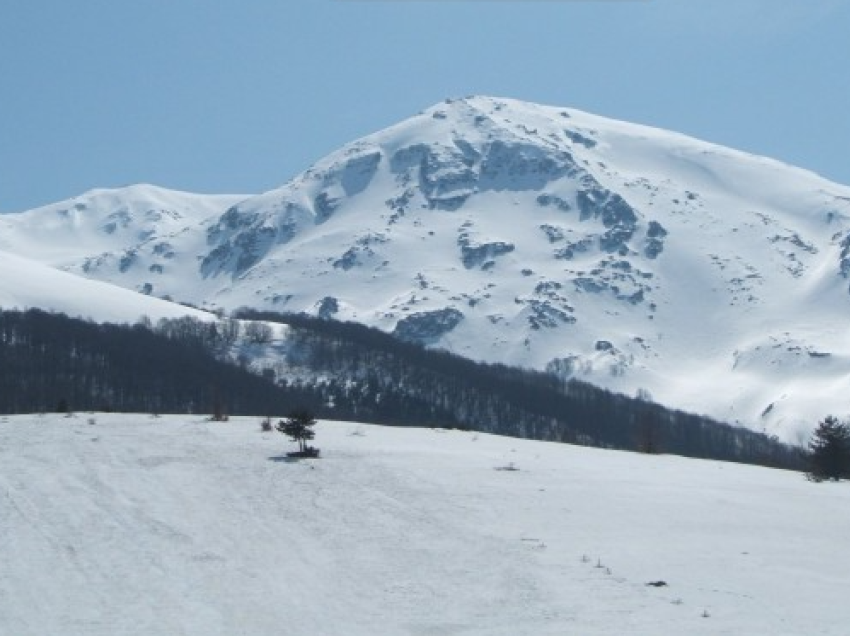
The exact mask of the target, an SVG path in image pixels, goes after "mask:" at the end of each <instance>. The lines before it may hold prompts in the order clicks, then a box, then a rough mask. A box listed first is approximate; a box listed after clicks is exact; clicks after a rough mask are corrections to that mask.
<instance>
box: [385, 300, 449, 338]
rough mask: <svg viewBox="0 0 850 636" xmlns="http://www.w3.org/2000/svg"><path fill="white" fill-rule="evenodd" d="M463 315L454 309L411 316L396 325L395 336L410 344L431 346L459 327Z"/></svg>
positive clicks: (447, 308) (424, 312)
mask: <svg viewBox="0 0 850 636" xmlns="http://www.w3.org/2000/svg"><path fill="white" fill-rule="evenodd" d="M463 318H464V316H463V313H461V312H460V311H458V310H457V309H455V308H453V307H446V308H445V309H437V310H434V311H423V312H418V313H415V314H411V315H410V316H407V317H405V318H402V319H401V320H399V321H398V323H396V326H395V330H394V331H393V334H394V335H396V336H397V337H399V338H401V339H402V340H407V341H408V342H418V343H421V344H430V343H432V342H434V341H436V340H438V339H439V338H440V337H442V336H443V335H445V334H447V333H448V332H450V331H451V330H452V329H454V328H455V327H457V325H458V324H460V322H461V321H462V320H463Z"/></svg>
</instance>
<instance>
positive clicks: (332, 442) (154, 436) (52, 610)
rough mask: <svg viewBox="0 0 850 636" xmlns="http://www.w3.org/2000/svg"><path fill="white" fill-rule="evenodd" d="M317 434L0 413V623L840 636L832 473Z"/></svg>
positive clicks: (445, 437) (330, 631) (840, 493)
mask: <svg viewBox="0 0 850 636" xmlns="http://www.w3.org/2000/svg"><path fill="white" fill-rule="evenodd" d="M89 418H94V420H95V423H93V424H91V423H89ZM316 442H317V444H318V445H319V446H321V448H322V451H323V458H322V459H321V460H317V461H303V462H295V463H290V462H287V461H285V460H283V459H282V457H281V456H282V455H283V453H284V451H286V450H289V449H290V448H291V446H292V445H291V443H288V442H286V441H285V440H284V438H283V437H282V436H280V435H279V434H277V433H274V434H272V433H266V434H263V433H260V431H259V427H258V421H256V420H255V419H243V418H236V419H235V420H234V421H231V422H230V423H227V424H223V423H210V422H205V421H203V420H201V419H200V418H196V417H188V416H183V417H179V416H166V417H162V418H159V419H152V418H151V417H150V416H147V415H104V414H97V415H91V416H89V415H83V414H80V415H79V416H78V417H76V418H72V419H66V418H63V417H60V416H57V415H47V416H43V417H37V416H13V417H8V418H0V465H2V466H3V470H2V471H0V492H2V496H3V498H4V503H3V505H2V506H0V536H2V537H3V541H0V562H2V563H3V567H2V568H0V633H2V634H9V635H14V636H44V635H46V634H62V635H63V636H78V635H79V636H83V635H85V636H99V635H103V636H107V635H108V636H113V635H114V634H124V635H127V636H132V635H139V636H141V635H144V636H158V635H162V636H172V635H174V634H182V635H184V636H216V635H221V636H233V635H234V634H246V635H248V634H250V635H251V636H265V635H269V636H271V635H273V634H274V635H277V634H284V633H285V634H289V635H291V636H299V635H305V636H307V635H309V636H320V635H323V634H326V635H337V634H346V635H348V636H358V635H361V634H363V635H369V636H378V635H384V634H386V635H397V634H411V635H414V634H416V635H420V634H423V635H424V634H466V635H470V636H471V635H487V636H496V635H505V636H526V635H527V636H543V635H547V634H551V635H553V636H555V635H557V636H562V635H564V634H576V635H578V634H580V635H582V636H602V635H606V636H607V635H610V636H614V635H616V636H620V635H622V634H630V635H632V636H666V635H670V636H674V635H675V636H680V635H682V634H689V635H694V636H699V635H706V636H718V635H724V634H725V635H730V636H731V635H739V634H746V635H747V636H760V635H764V636H792V635H793V636H800V635H801V634H821V635H823V636H841V635H843V634H846V633H847V619H848V616H849V615H848V610H847V606H846V602H845V595H846V581H847V572H846V567H845V562H844V560H842V559H841V558H836V556H837V555H841V554H842V553H843V551H844V549H845V546H846V528H847V527H848V524H850V513H848V510H850V506H848V503H850V491H848V489H847V487H846V485H844V484H834V485H830V484H812V483H809V482H807V481H806V480H805V479H804V478H803V476H802V475H799V474H794V473H788V472H783V471H775V470H768V469H762V468H755V467H748V466H738V465H732V464H722V463H716V462H703V461H695V460H686V459H682V458H676V457H664V456H646V455H636V454H628V453H616V452H610V451H600V450H595V449H587V448H580V447H572V446H566V445H557V444H546V443H540V442H529V441H523V440H515V439H507V438H498V437H492V436H487V435H477V434H472V433H464V432H459V431H441V430H417V429H388V428H380V427H374V426H366V425H355V424H349V423H340V422H323V423H321V424H320V425H319V427H318V431H317V439H316ZM508 467H513V468H515V469H516V470H499V469H505V468H508ZM659 581H664V582H665V583H666V586H661V587H653V586H649V585H647V584H648V583H650V582H659Z"/></svg>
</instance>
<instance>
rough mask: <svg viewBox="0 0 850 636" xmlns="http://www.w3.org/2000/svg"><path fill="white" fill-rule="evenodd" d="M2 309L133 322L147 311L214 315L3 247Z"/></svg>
mask: <svg viewBox="0 0 850 636" xmlns="http://www.w3.org/2000/svg"><path fill="white" fill-rule="evenodd" d="M0 308H2V309H20V310H26V309H32V308H48V309H50V310H51V311H56V312H61V313H64V314H67V315H69V316H71V317H74V318H82V319H84V320H95V321H97V322H112V323H127V324H131V323H134V322H136V321H138V320H139V319H140V318H141V317H142V316H147V317H148V318H150V319H151V320H153V321H156V320H158V319H160V318H179V317H181V316H193V317H195V318H198V319H200V320H212V319H213V318H214V317H213V315H212V314H210V313H208V312H204V311H199V310H197V309H192V308H190V307H184V306H183V305H179V304H177V303H173V302H167V301H165V300H160V299H159V298H154V297H151V296H145V295H143V294H138V293H136V292H133V291H130V290H127V289H123V288H121V287H117V286H115V285H110V284H108V283H104V282H101V281H96V280H90V279H88V278H83V277H81V276H75V275H73V274H69V273H67V272H63V271H60V270H57V269H54V268H52V267H49V266H47V265H43V264H41V263H38V262H36V261H33V260H30V259H27V258H22V257H20V256H16V255H13V254H8V253H5V252H0Z"/></svg>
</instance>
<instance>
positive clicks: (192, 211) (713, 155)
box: [0, 97, 850, 442]
mask: <svg viewBox="0 0 850 636" xmlns="http://www.w3.org/2000/svg"><path fill="white" fill-rule="evenodd" d="M789 125H804V122H796V123H790V124H789ZM0 249H4V250H7V251H11V252H15V253H18V254H20V255H22V256H26V257H29V258H33V259H36V260H40V261H42V262H45V263H47V264H50V265H54V266H58V267H62V268H65V269H68V270H69V271H73V272H75V273H80V274H84V275H86V276H89V277H92V278H97V279H99V280H103V281H107V282H111V283H115V284H117V285H120V286H123V287H126V288H129V289H133V290H136V291H145V292H147V293H149V294H152V295H156V296H159V295H166V294H167V295H169V296H171V297H173V298H174V299H176V300H181V301H188V302H192V303H193V304H195V305H198V306H202V307H208V308H218V307H221V308H224V309H229V310H232V309H235V308H237V307H240V306H248V307H257V308H268V309H275V310H280V311H285V312H301V311H307V312H311V313H326V314H327V315H333V316H335V317H336V318H339V319H343V320H356V321H359V322H362V323H364V324H367V325H371V326H376V327H379V328H382V329H385V330H387V331H393V330H400V331H405V330H406V332H407V333H413V334H415V335H417V337H420V339H421V340H423V341H425V342H427V343H428V344H430V345H433V346H437V347H443V348H446V349H449V350H451V351H453V352H455V353H458V354H461V355H464V356H467V357H470V358H474V359H478V360H484V361H489V362H502V363H507V364H513V365H519V366H526V367H532V368H538V369H545V368H550V369H553V370H556V371H557V372H559V373H560V374H562V375H563V376H564V377H577V378H579V379H582V380H586V381H589V382H592V383H594V384H597V385H600V386H603V387H606V388H609V389H612V390H614V391H618V392H622V393H626V394H635V393H638V392H641V393H642V394H643V395H647V394H648V395H649V396H651V397H652V398H653V399H654V400H656V401H658V402H659V403H661V404H664V405H667V406H671V407H675V408H680V409H684V410H687V411H692V412H696V413H701V414H707V415H711V416H713V417H716V418H719V419H721V420H724V421H728V422H732V423H739V424H743V425H745V426H748V427H750V428H753V429H756V430H763V431H765V432H767V433H769V434H775V435H777V436H779V437H780V438H782V439H784V440H786V441H790V442H800V441H801V440H803V439H804V438H805V437H806V436H807V435H808V433H809V432H810V431H811V430H812V428H813V426H814V424H815V423H816V422H817V421H818V420H819V419H820V418H822V417H823V416H824V415H827V414H838V415H843V414H845V413H846V412H847V411H848V407H849V406H850V404H849V403H848V400H847V392H846V386H847V379H848V377H850V324H848V322H847V320H846V317H847V316H848V315H850V290H848V288H850V187H847V186H844V185H839V184H836V183H831V182H829V181H827V180H825V179H823V178H821V177H819V176H817V175H815V174H813V173H811V172H808V171H806V170H802V169H799V168H794V167H792V166H788V165H785V164H782V163H780V162H777V161H774V160H771V159H767V158H764V157H758V156H754V155H750V154H746V153H742V152H738V151H735V150H732V149H729V148H724V147H721V146H718V145H715V144H711V143H707V142H704V141H700V140H696V139H693V138H689V137H686V136H684V135H680V134H676V133H672V132H668V131H663V130H659V129H655V128H650V127H646V126H639V125H635V124H630V123H626V122H620V121H614V120H610V119H606V118H603V117H598V116H595V115H591V114H588V113H584V112H581V111H577V110H574V109H569V108H556V107H551V106H542V105H538V104H530V103H525V102H519V101H515V100H510V99H498V98H492V97H470V98H465V99H458V100H447V101H446V102H445V103H441V104H438V105H436V106H434V107H432V108H429V109H427V110H425V111H424V112H422V113H420V114H418V115H416V116H414V117H412V118H410V119H408V120H406V121H403V122H401V123H399V124H397V125H395V126H392V127H390V128H388V129H386V130H383V131H379V132H377V133H375V134H373V135H369V136H367V137H364V138H363V139H360V140H357V141H355V142H353V143H351V144H348V145H346V146H345V147H343V148H342V149H340V150H339V151H337V152H335V153H332V154H331V155H329V156H327V157H325V158H324V159H322V160H320V161H318V162H317V163H316V164H315V165H314V166H312V167H311V168H309V169H308V170H306V171H305V172H304V173H302V174H300V175H298V176H296V177H295V178H293V179H292V180H291V181H290V182H288V183H286V184H285V185H283V186H282V187H280V188H277V189H274V190H272V191H270V192H267V193H264V194H261V195H257V196H250V197H249V196H225V197H210V196H202V195H190V194H186V193H174V192H170V191H167V190H162V189H159V188H154V187H153V186H134V187H131V188H128V189H124V190H115V191H96V192H94V193H89V194H87V195H84V196H83V197H81V198H79V200H72V201H66V202H63V203H61V204H56V205H55V206H47V207H46V208H41V209H39V210H33V211H30V212H25V213H20V214H15V215H2V216H0ZM43 303H44V305H46V306H49V305H50V303H51V300H50V298H49V297H46V298H45V299H44V301H43ZM411 320H412V321H413V322H414V323H416V325H414V326H415V327H416V328H415V329H411V328H410V327H411V325H410V324H409V323H410V321H411ZM405 321H407V323H406V322H405ZM423 325H424V327H423ZM429 330H430V331H429Z"/></svg>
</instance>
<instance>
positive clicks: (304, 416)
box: [277, 409, 319, 457]
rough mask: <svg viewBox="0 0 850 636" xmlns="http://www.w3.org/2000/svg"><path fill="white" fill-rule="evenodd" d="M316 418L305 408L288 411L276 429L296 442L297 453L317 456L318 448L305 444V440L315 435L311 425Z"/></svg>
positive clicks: (307, 440)
mask: <svg viewBox="0 0 850 636" xmlns="http://www.w3.org/2000/svg"><path fill="white" fill-rule="evenodd" d="M315 425H316V418H315V417H313V414H312V413H311V412H310V411H308V410H306V409H298V410H295V411H293V412H292V413H290V414H289V415H288V416H287V417H286V419H283V420H281V421H280V422H278V424H277V430H278V431H280V432H281V433H283V434H284V435H287V436H288V437H289V438H290V439H291V440H292V441H293V442H298V454H299V455H301V456H305V457H318V455H319V449H317V448H314V447H312V446H307V442H309V441H310V440H312V439H313V438H315V437H316V432H315V431H314V430H313V426H315Z"/></svg>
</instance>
